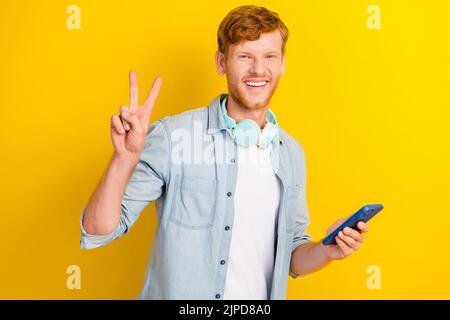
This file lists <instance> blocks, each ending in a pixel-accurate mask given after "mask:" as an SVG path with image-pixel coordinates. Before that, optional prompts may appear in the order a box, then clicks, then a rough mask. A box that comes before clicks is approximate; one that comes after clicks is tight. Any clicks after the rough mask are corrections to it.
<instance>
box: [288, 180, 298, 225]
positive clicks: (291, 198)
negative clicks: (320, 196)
mask: <svg viewBox="0 0 450 320" xmlns="http://www.w3.org/2000/svg"><path fill="white" fill-rule="evenodd" d="M300 191H301V186H300V185H299V184H293V185H290V186H288V187H287V188H286V233H292V232H293V231H294V228H295V216H296V211H297V210H298V209H299V207H298V206H299V203H298V201H299V198H300Z"/></svg>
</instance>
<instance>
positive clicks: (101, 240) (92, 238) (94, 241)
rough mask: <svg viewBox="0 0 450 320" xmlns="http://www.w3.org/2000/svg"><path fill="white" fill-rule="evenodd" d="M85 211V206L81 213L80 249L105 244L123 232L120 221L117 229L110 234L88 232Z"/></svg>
mask: <svg viewBox="0 0 450 320" xmlns="http://www.w3.org/2000/svg"><path fill="white" fill-rule="evenodd" d="M85 211H86V208H83V211H82V213H81V215H80V228H81V240H80V249H94V248H97V247H100V246H104V245H107V244H108V243H110V242H111V241H112V240H114V239H116V238H118V237H119V236H120V234H121V227H120V223H119V224H118V226H117V228H116V230H114V231H112V232H111V233H109V234H102V235H95V234H89V233H87V232H86V230H85V229H84V226H83V220H84V215H85Z"/></svg>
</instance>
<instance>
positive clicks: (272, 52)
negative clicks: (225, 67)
mask: <svg viewBox="0 0 450 320" xmlns="http://www.w3.org/2000/svg"><path fill="white" fill-rule="evenodd" d="M241 53H245V54H251V53H250V52H247V51H238V52H237V54H241ZM274 53H275V54H280V53H279V52H277V51H270V52H266V53H265V54H274Z"/></svg>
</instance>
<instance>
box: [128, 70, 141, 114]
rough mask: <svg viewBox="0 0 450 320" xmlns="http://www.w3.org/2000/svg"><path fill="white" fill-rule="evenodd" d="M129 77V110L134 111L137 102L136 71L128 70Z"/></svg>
mask: <svg viewBox="0 0 450 320" xmlns="http://www.w3.org/2000/svg"><path fill="white" fill-rule="evenodd" d="M129 78H130V110H131V112H135V111H136V110H137V108H138V103H139V101H138V100H139V98H138V85H137V75H136V72H134V71H130V73H129Z"/></svg>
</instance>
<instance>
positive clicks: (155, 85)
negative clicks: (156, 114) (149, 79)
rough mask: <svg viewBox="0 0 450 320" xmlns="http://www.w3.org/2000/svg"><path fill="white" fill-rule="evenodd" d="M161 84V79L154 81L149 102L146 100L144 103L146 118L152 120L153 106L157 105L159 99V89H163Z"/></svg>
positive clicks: (148, 98) (148, 97) (157, 78)
mask: <svg viewBox="0 0 450 320" xmlns="http://www.w3.org/2000/svg"><path fill="white" fill-rule="evenodd" d="M161 84H162V79H161V77H156V79H155V81H153V85H152V89H151V90H150V92H149V94H148V96H147V100H145V103H144V113H145V117H146V118H150V114H151V113H152V109H153V105H154V104H155V101H156V98H157V97H158V93H159V89H161Z"/></svg>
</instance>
